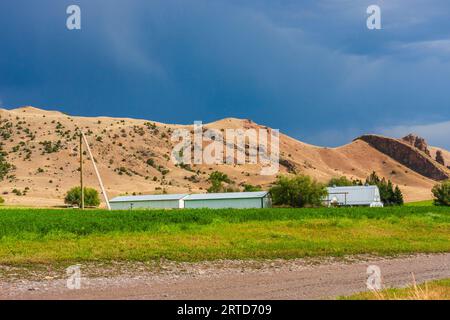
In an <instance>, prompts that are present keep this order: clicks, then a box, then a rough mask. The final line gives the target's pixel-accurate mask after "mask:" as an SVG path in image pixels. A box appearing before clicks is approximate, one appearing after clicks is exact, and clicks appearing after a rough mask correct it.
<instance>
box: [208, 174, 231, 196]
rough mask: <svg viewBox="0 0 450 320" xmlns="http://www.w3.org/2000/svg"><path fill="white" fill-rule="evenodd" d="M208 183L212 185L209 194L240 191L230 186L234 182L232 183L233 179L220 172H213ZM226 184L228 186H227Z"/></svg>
mask: <svg viewBox="0 0 450 320" xmlns="http://www.w3.org/2000/svg"><path fill="white" fill-rule="evenodd" d="M208 181H209V182H210V183H211V187H209V188H208V190H207V191H208V192H209V193H217V192H234V191H238V190H237V189H236V188H233V187H232V186H230V184H232V183H233V181H231V179H230V178H229V177H228V176H227V175H226V174H225V173H222V172H220V171H214V172H211V173H210V175H209V178H208ZM224 183H226V184H228V185H227V186H225V185H224Z"/></svg>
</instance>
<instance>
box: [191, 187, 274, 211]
mask: <svg viewBox="0 0 450 320" xmlns="http://www.w3.org/2000/svg"><path fill="white" fill-rule="evenodd" d="M182 202H184V206H183V207H184V208H211V209H220V208H236V209H248V208H270V207H271V206H272V198H271V197H270V193H269V192H267V191H257V192H227V193H202V194H190V195H188V196H187V197H185V198H183V199H182Z"/></svg>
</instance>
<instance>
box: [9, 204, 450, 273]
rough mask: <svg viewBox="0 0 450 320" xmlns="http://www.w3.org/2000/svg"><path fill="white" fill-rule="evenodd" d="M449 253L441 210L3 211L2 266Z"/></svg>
mask: <svg viewBox="0 0 450 320" xmlns="http://www.w3.org/2000/svg"><path fill="white" fill-rule="evenodd" d="M449 251H450V212H449V210H448V208H440V207H394V208H334V209H329V208H321V209H257V210H254V209H249V210H182V211H122V212H121V211H116V212H107V211H101V210H94V211H84V212H81V211H76V210H45V209H0V263H2V264H22V263H54V262H64V263H65V262H67V263H73V262H81V261H93V260H139V261H145V260H149V259H150V260H152V259H160V258H167V259H171V260H176V261H199V260H213V259H260V258H267V259H273V258H287V259H289V258H298V257H305V256H325V255H330V256H341V255H346V254H364V253H373V254H380V255H390V254H399V253H414V252H449Z"/></svg>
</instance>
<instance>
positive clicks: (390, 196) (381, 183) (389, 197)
mask: <svg viewBox="0 0 450 320" xmlns="http://www.w3.org/2000/svg"><path fill="white" fill-rule="evenodd" d="M366 184H367V185H375V186H378V189H379V190H380V198H381V202H383V204H384V205H385V206H396V205H400V206H401V205H403V194H402V191H401V190H400V188H399V187H398V186H396V187H395V189H394V186H393V184H392V182H391V180H387V181H386V179H385V178H382V179H380V177H378V175H377V173H376V172H375V171H373V172H372V173H371V174H370V176H368V177H367V179H366Z"/></svg>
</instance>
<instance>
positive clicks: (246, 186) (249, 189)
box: [244, 184, 262, 192]
mask: <svg viewBox="0 0 450 320" xmlns="http://www.w3.org/2000/svg"><path fill="white" fill-rule="evenodd" d="M261 190H262V189H261V187H260V186H253V185H251V184H244V192H255V191H261Z"/></svg>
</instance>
